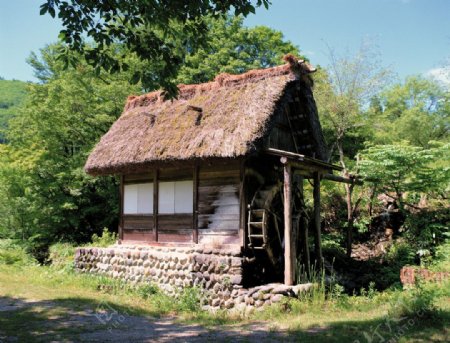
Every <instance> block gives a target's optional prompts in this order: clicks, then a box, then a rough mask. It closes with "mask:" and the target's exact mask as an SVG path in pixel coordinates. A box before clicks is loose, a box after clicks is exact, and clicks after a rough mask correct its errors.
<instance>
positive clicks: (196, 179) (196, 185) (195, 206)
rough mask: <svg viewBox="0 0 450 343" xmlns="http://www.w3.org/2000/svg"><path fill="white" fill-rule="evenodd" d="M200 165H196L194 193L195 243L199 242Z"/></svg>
mask: <svg viewBox="0 0 450 343" xmlns="http://www.w3.org/2000/svg"><path fill="white" fill-rule="evenodd" d="M198 169H199V168H198V165H197V164H195V165H194V177H193V180H194V194H193V204H194V206H193V209H192V230H193V238H194V243H195V244H197V243H198Z"/></svg>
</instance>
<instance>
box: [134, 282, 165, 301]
mask: <svg viewBox="0 0 450 343" xmlns="http://www.w3.org/2000/svg"><path fill="white" fill-rule="evenodd" d="M136 293H137V294H138V295H139V296H140V297H141V298H142V299H148V298H149V297H150V296H153V295H156V294H159V293H160V290H159V288H158V286H156V285H154V284H152V283H149V284H142V285H139V286H138V287H137V288H136Z"/></svg>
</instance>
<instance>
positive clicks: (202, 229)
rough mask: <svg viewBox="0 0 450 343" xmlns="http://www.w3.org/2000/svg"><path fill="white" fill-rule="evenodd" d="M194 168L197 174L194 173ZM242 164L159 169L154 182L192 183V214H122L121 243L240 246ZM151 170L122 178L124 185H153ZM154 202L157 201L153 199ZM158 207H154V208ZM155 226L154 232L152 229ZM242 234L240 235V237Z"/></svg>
mask: <svg viewBox="0 0 450 343" xmlns="http://www.w3.org/2000/svg"><path fill="white" fill-rule="evenodd" d="M196 168H197V171H196ZM240 173H241V161H239V160H235V161H230V162H228V163H223V162H221V163H220V164H219V163H217V164H214V163H211V164H201V165H197V166H187V167H185V168H162V169H159V170H158V174H157V175H158V177H157V179H158V180H159V181H161V182H164V181H181V180H193V179H195V175H194V174H197V177H198V179H196V180H194V185H195V186H196V187H197V188H196V190H194V194H193V196H194V199H197V200H198V202H197V204H196V205H195V204H194V208H196V209H197V212H196V213H194V211H193V213H192V214H190V213H189V214H159V215H157V216H153V215H123V217H122V218H121V222H123V230H122V232H123V240H124V241H140V242H146V243H147V242H156V241H157V242H161V243H168V242H183V243H188V242H195V241H197V240H198V243H211V244H240V243H241V240H240V238H239V228H240V226H242V223H240V212H241V211H242V209H241V206H240V201H239V198H240V181H241V180H240V179H241V175H240ZM154 175H155V173H154V172H153V171H149V173H141V174H132V175H125V176H124V179H123V180H124V184H132V183H143V182H154ZM155 200H156V199H155ZM155 207H156V208H157V206H155ZM155 227H157V230H155ZM241 235H242V234H241Z"/></svg>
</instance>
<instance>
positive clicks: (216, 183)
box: [198, 160, 240, 244]
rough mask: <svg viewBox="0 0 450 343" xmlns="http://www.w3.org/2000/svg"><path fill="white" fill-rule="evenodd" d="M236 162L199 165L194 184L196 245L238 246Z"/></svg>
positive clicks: (238, 206)
mask: <svg viewBox="0 0 450 343" xmlns="http://www.w3.org/2000/svg"><path fill="white" fill-rule="evenodd" d="M239 185H240V161H238V160H236V161H232V162H230V163H229V164H227V165H220V166H217V165H212V166H201V167H200V170H199V185H198V237H199V243H212V244H216V243H217V244H240V240H239V224H240V223H239V218H240V217H239V213H240V205H239Z"/></svg>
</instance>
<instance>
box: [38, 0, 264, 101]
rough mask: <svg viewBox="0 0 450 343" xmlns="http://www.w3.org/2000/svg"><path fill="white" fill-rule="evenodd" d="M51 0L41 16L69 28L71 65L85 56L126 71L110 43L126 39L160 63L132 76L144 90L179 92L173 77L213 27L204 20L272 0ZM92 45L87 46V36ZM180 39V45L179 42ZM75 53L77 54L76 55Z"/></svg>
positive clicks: (64, 36)
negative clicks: (54, 19) (52, 18)
mask: <svg viewBox="0 0 450 343" xmlns="http://www.w3.org/2000/svg"><path fill="white" fill-rule="evenodd" d="M254 3H255V2H254V1H251V0H225V1H224V0H190V1H183V0H178V1H175V0H173V1H159V0H137V1H127V0H115V1H91V0H70V1H61V0H47V1H45V2H44V3H43V4H42V5H41V15H43V14H46V13H48V14H50V15H51V16H52V17H55V16H56V15H58V17H59V18H60V19H61V20H62V24H63V26H64V29H63V30H61V32H60V34H59V38H60V39H61V41H62V42H64V43H65V46H64V47H63V48H62V49H61V50H60V57H61V58H62V59H63V60H64V61H65V64H66V65H69V64H75V62H76V60H77V56H83V57H84V58H85V60H86V62H87V64H89V65H90V66H92V67H94V68H95V70H96V71H97V72H99V70H100V69H104V70H107V71H108V72H118V71H119V70H126V69H127V68H128V65H127V64H126V63H125V62H124V61H123V59H119V58H117V56H116V55H115V54H114V51H113V49H111V47H113V46H114V44H117V43H123V44H124V45H125V46H126V48H127V49H128V50H129V51H130V52H132V53H133V54H135V55H136V57H137V59H138V60H139V61H141V62H144V63H145V64H151V65H154V66H158V67H157V68H155V69H154V70H153V71H152V72H151V73H150V72H146V71H140V72H135V73H134V74H133V77H132V80H133V81H134V82H135V83H137V82H138V81H139V80H141V81H142V84H143V86H144V88H146V89H155V88H158V87H159V86H162V87H163V88H164V89H166V90H167V91H168V93H169V95H175V94H176V86H175V84H174V81H175V79H176V77H177V73H178V71H179V68H180V65H181V64H182V63H183V57H184V56H185V55H187V54H189V53H191V52H193V51H196V50H197V49H198V47H204V46H205V45H206V44H207V43H208V41H207V39H206V36H207V30H208V26H207V24H206V22H205V18H207V17H208V16H212V17H214V18H218V17H220V16H223V15H226V14H227V13H229V12H230V10H232V9H233V10H234V13H235V15H241V14H242V15H244V16H246V15H248V14H249V13H254V12H255V8H256V7H259V6H262V5H264V6H265V7H266V8H268V6H269V4H270V1H269V0H257V1H256V5H254ZM84 37H86V38H87V40H89V41H92V42H93V43H94V45H92V44H89V45H88V44H86V43H85V42H86V39H84ZM180 41H181V44H179V43H180ZM71 52H76V53H77V54H75V55H73V54H71Z"/></svg>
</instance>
